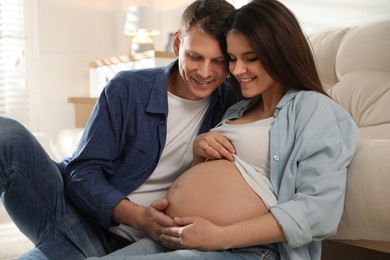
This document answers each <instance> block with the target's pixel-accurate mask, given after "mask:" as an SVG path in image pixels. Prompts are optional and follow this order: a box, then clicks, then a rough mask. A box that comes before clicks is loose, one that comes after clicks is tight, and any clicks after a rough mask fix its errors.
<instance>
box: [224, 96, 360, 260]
mask: <svg viewBox="0 0 390 260" xmlns="http://www.w3.org/2000/svg"><path fill="white" fill-rule="evenodd" d="M254 102H255V100H247V101H241V102H239V103H237V104H236V105H233V106H232V107H231V108H229V109H228V110H227V112H226V113H225V116H224V118H225V119H233V118H238V117H240V116H241V115H242V113H243V112H244V111H245V109H247V108H248V107H249V106H250V105H251V104H253V103H254ZM274 117H275V121H274V124H273V126H272V128H271V130H270V178H271V183H272V186H273V188H274V190H275V193H276V194H277V197H278V204H277V205H276V206H273V207H271V208H270V211H271V213H272V214H273V215H274V217H275V218H276V220H277V221H278V223H279V225H280V226H281V227H282V229H283V231H284V234H285V236H286V240H287V241H286V242H281V243H279V244H278V247H279V251H280V257H281V259H310V260H313V259H318V260H319V259H320V258H321V241H322V240H323V239H325V238H327V237H329V236H331V235H333V234H335V233H336V231H337V227H338V224H339V222H340V219H341V215H342V212H343V206H344V198H345V188H346V181H347V166H348V165H349V163H350V162H351V160H352V157H353V154H354V152H355V149H356V145H357V134H358V128H357V126H356V124H355V122H354V121H353V119H352V118H351V116H350V115H349V114H348V112H347V111H345V110H344V109H343V108H342V107H341V106H340V105H338V104H337V103H336V102H335V101H333V100H332V99H330V98H328V97H326V96H325V95H322V94H320V93H317V92H313V91H295V90H290V91H289V92H288V93H287V94H285V95H284V96H283V98H282V99H281V101H280V102H279V104H278V105H277V108H276V111H275V114H274Z"/></svg>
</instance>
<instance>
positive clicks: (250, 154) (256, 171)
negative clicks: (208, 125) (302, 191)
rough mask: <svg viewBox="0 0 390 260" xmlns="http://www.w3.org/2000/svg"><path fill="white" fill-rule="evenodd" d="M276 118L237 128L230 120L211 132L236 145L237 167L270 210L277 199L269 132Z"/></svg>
mask: <svg viewBox="0 0 390 260" xmlns="http://www.w3.org/2000/svg"><path fill="white" fill-rule="evenodd" d="M273 121H274V118H273V117H270V118H266V119H262V120H258V121H255V122H252V123H248V124H240V125H233V124H229V121H228V120H224V121H223V122H222V124H221V125H220V126H218V127H216V128H213V129H212V130H211V131H218V132H220V133H221V134H222V135H223V136H225V137H226V138H227V139H229V140H230V142H231V143H232V144H233V145H234V147H235V149H236V154H235V155H234V160H235V161H234V165H235V166H236V167H237V169H238V170H239V171H240V173H241V175H242V176H243V177H244V179H245V180H246V182H247V183H248V184H249V186H250V187H251V188H252V189H253V190H254V191H255V192H256V193H257V195H259V197H260V198H261V199H262V200H263V202H264V204H265V205H266V207H267V208H269V207H271V206H274V205H276V203H277V199H276V195H275V193H274V191H273V188H272V185H271V182H270V180H269V163H270V161H269V130H270V128H271V126H272V123H273Z"/></svg>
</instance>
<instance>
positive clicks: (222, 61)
mask: <svg viewBox="0 0 390 260" xmlns="http://www.w3.org/2000/svg"><path fill="white" fill-rule="evenodd" d="M214 62H215V63H216V64H225V59H222V60H215V61H214Z"/></svg>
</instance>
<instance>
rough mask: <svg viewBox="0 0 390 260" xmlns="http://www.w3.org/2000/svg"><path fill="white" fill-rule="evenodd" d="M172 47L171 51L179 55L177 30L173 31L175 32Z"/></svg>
mask: <svg viewBox="0 0 390 260" xmlns="http://www.w3.org/2000/svg"><path fill="white" fill-rule="evenodd" d="M172 47H173V53H174V54H175V56H179V48H180V34H179V31H177V32H175V34H174V35H173V42H172Z"/></svg>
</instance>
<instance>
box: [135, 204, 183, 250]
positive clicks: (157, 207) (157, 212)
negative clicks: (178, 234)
mask: <svg viewBox="0 0 390 260" xmlns="http://www.w3.org/2000/svg"><path fill="white" fill-rule="evenodd" d="M167 207H168V201H167V200H166V199H163V200H155V201H154V202H153V203H152V205H150V206H149V207H147V208H145V210H144V218H143V219H144V222H143V224H142V226H141V229H142V230H143V231H145V232H146V233H147V234H148V235H149V236H150V237H151V238H152V239H153V240H155V241H156V242H158V243H160V244H161V238H160V237H161V234H162V232H163V229H164V228H167V227H174V226H177V225H176V223H175V221H174V220H173V219H172V218H171V217H169V216H168V215H166V214H165V213H164V210H165V209H166V208H167Z"/></svg>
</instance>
